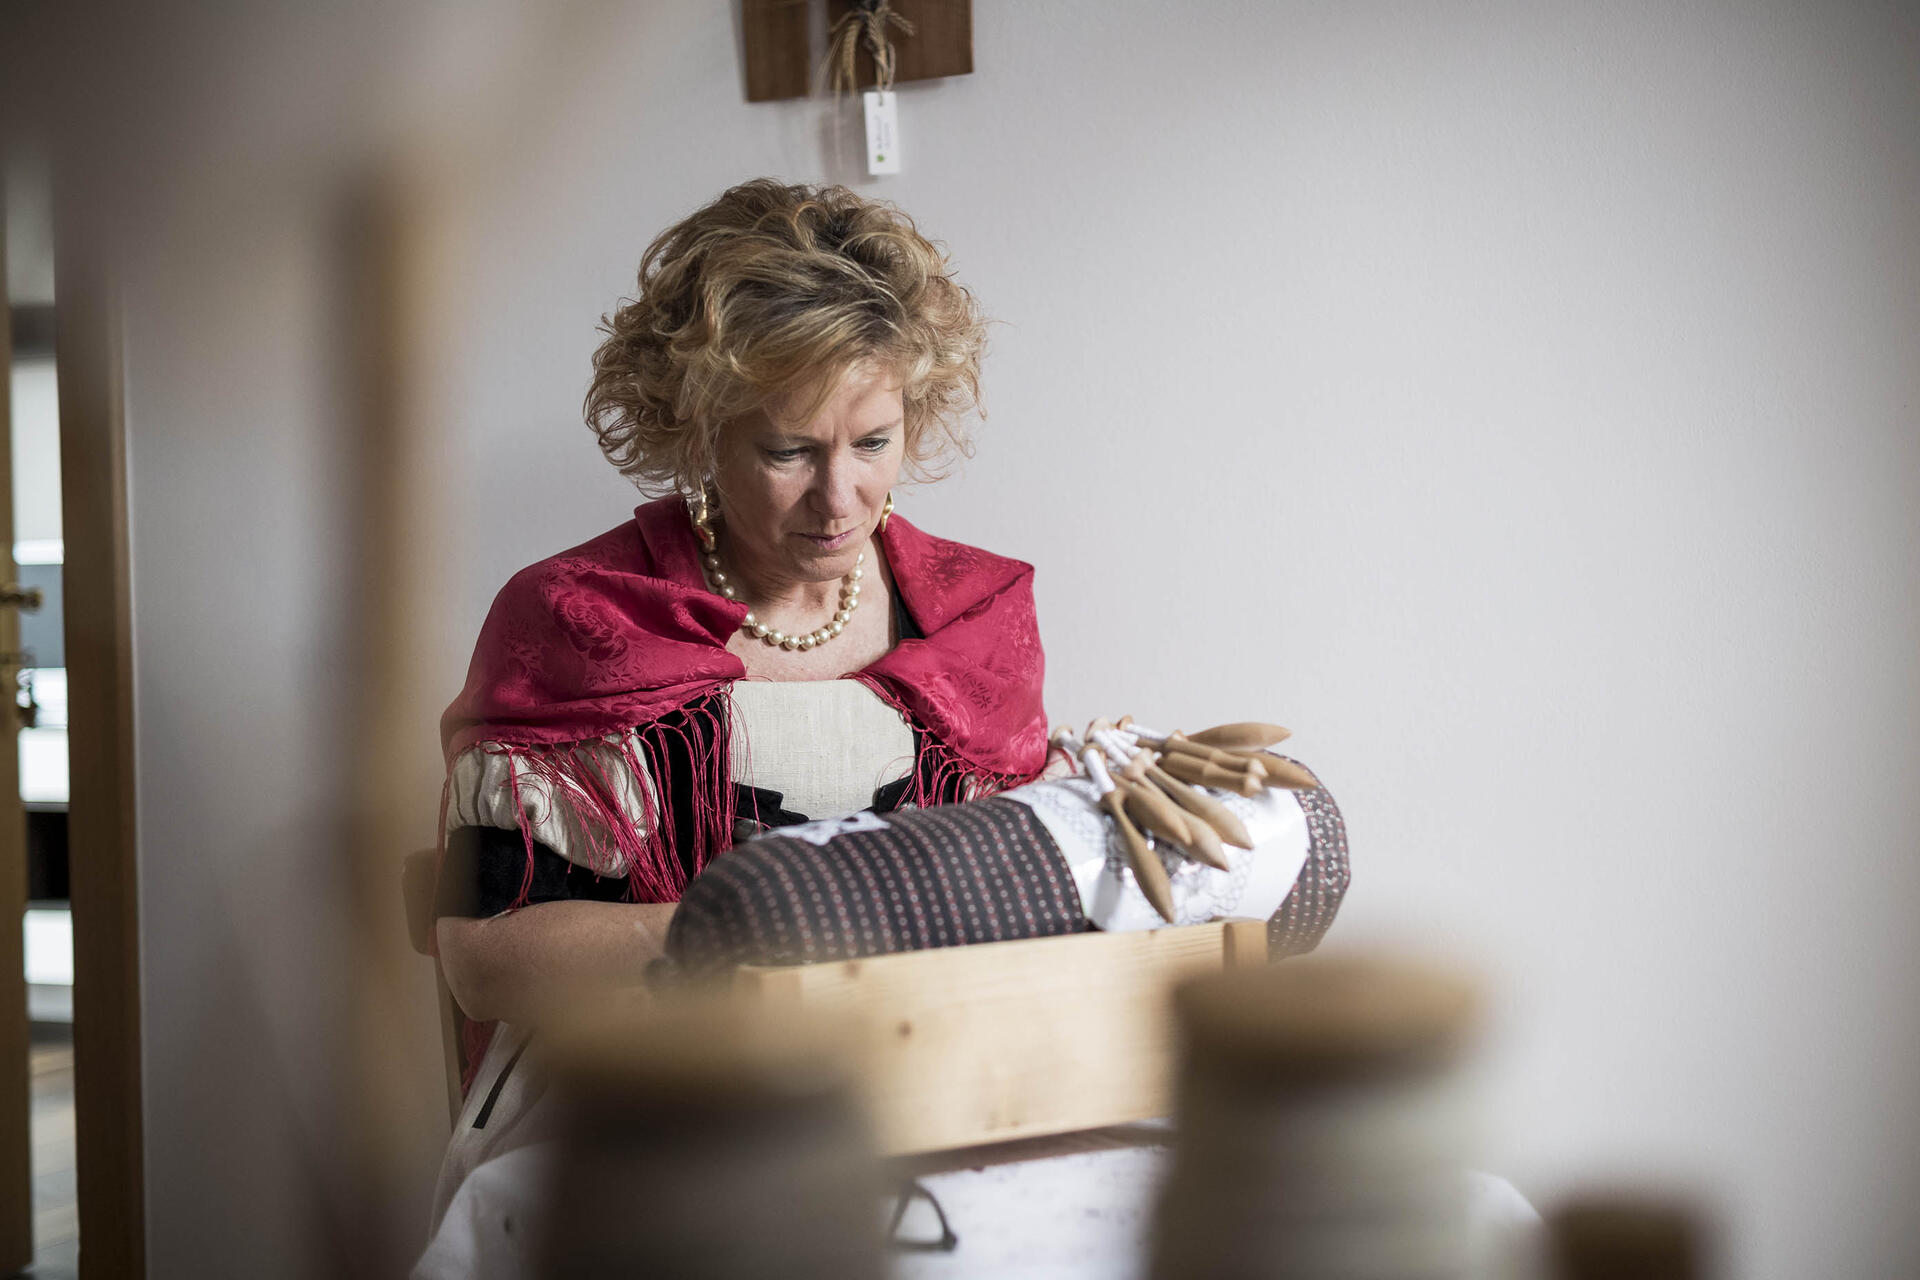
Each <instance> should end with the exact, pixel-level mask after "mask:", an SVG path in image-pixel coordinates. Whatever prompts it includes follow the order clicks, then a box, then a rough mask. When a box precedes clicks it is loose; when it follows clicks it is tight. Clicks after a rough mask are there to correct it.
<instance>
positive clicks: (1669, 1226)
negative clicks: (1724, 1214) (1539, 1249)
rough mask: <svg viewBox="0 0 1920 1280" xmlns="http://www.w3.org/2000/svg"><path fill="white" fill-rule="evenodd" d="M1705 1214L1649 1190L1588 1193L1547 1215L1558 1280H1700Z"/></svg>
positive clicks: (1702, 1270) (1704, 1265)
mask: <svg viewBox="0 0 1920 1280" xmlns="http://www.w3.org/2000/svg"><path fill="white" fill-rule="evenodd" d="M1706 1234H1707V1233H1706V1231H1705V1229H1704V1227H1703V1226H1702V1222H1701V1218H1700V1215H1699V1214H1698V1213H1697V1212H1696V1211H1695V1210H1693V1209H1692V1208H1691V1207H1689V1206H1687V1205H1685V1204H1683V1203H1679V1202H1676V1201H1669V1200H1663V1199H1658V1198H1655V1197H1653V1196H1650V1195H1648V1194H1645V1193H1622V1194H1612V1195H1598V1194H1596V1195H1585V1196H1580V1197H1578V1198H1576V1199H1573V1200H1570V1201H1568V1202H1566V1203H1565V1204H1562V1205H1560V1206H1559V1207H1558V1208H1556V1209H1555V1210H1554V1211H1553V1212H1551V1213H1549V1214H1548V1215H1547V1235H1548V1240H1549V1242H1550V1243H1549V1249H1550V1252H1551V1254H1552V1258H1553V1271H1552V1275H1553V1277H1554V1280H1700V1277H1701V1276H1703V1275H1705V1274H1706V1268H1707V1263H1706V1254H1707V1252H1708V1251H1707V1249H1706V1247H1705V1244H1706V1242H1705V1237H1706Z"/></svg>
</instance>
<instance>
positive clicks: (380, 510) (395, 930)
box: [341, 169, 449, 1275]
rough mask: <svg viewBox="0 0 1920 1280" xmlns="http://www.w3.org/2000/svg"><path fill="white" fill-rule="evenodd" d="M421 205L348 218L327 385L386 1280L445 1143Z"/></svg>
mask: <svg viewBox="0 0 1920 1280" xmlns="http://www.w3.org/2000/svg"><path fill="white" fill-rule="evenodd" d="M430 223H431V217H430V206H429V205H428V203H427V201H426V200H425V199H424V198H423V196H422V195H421V191H420V188H419V187H417V186H415V185H413V184H412V183H411V182H410V180H409V175H408V174H407V173H406V172H405V171H403V170H399V169H395V170H390V171H387V172H386V173H384V174H382V175H380V176H379V177H377V178H376V179H375V180H373V181H372V182H371V183H370V185H369V186H368V187H367V189H365V190H364V191H362V192H359V193H357V199H356V200H355V202H354V203H353V204H352V205H351V206H350V210H349V213H348V217H347V220H346V227H345V231H346V235H345V237H344V240H343V244H342V255H343V258H344V262H343V264H342V265H343V266H344V267H345V272H344V275H345V276H346V278H347V279H348V280H349V281H350V286H349V295H348V298H347V300H346V303H347V305H346V306H345V308H344V309H343V314H342V316H341V321H342V328H341V332H342V335H343V342H344V350H343V353H342V354H343V357H344V358H343V360H342V362H341V363H342V368H341V386H342V388H343V393H344V395H345V396H346V404H347V413H348V417H349V421H348V423H347V424H346V425H347V428H348V429H347V432H346V437H347V439H348V440H349V442H350V450H351V452H350V478H349V483H350V486H351V488H350V497H349V509H348V511H347V512H346V516H347V523H346V524H345V527H344V528H343V529H342V536H343V537H344V538H346V539H348V540H349V542H350V543H351V544H352V546H353V552H354V554H353V555H352V556H351V557H350V558H349V562H350V563H352V564H354V565H355V566H356V568H357V570H358V574H357V576H356V578H355V579H354V581H353V583H352V591H353V594H352V596H351V597H350V598H349V599H346V600H343V601H342V605H343V607H347V608H349V609H350V610H351V612H352V615H353V617H354V620H355V624H356V625H355V628H354V630H353V631H352V632H351V642H350V652H349V661H348V662H347V664H346V671H347V672H348V673H349V675H350V679H349V680H348V681H347V682H346V683H345V686H344V688H343V692H344V693H345V694H346V696H348V697H350V698H351V699H352V716H351V720H350V729H349V737H350V740H351V744H352V750H351V764H350V765H349V767H348V769H347V771H346V772H347V776H346V777H345V778H344V779H343V784H344V786H345V788H346V794H347V795H348V796H350V797H351V799H352V803H351V805H350V810H349V813H348V817H347V820H346V830H345V831H344V832H343V847H342V851H341V856H342V857H344V858H348V859H350V860H351V864H352V877H353V912H354V930H353V935H352V937H353V943H352V946H351V948H350V949H349V952H348V954H349V955H350V956H351V957H352V960H351V963H352V964H353V972H352V974H351V975H350V976H351V984H350V989H351V991H352V993H353V999H352V1014H351V1016H352V1018H353V1020H354V1025H353V1027H352V1028H351V1030H352V1047H353V1051H354V1052H353V1066H354V1072H353V1076H352V1084H353V1093H352V1096H351V1097H350V1098H349V1099H348V1105H349V1107H350V1120H351V1123H352V1128H353V1132H352V1133H351V1135H350V1137H351V1139H352V1146H351V1148H350V1162H349V1173H350V1177H351V1182H350V1186H351V1187H352V1189H353V1193H354V1195H355V1196H356V1199H357V1203H356V1205H355V1208H356V1209H357V1210H358V1212H357V1214H356V1218H357V1221H356V1222H355V1223H354V1230H353V1233H352V1235H351V1237H350V1238H347V1239H344V1240H343V1241H342V1242H341V1243H342V1245H343V1247H344V1248H345V1249H346V1250H348V1256H350V1257H352V1258H353V1259H354V1261H355V1262H356V1263H357V1264H358V1265H357V1270H358V1272H359V1273H360V1274H364V1275H397V1274H400V1273H402V1272H404V1271H405V1270H406V1269H407V1267H408V1266H409V1265H410V1264H411V1263H412V1261H413V1259H414V1257H415V1256H417V1255H418V1253H419V1251H420V1249H421V1248H422V1247H424V1245H425V1243H426V1241H425V1237H424V1234H423V1232H424V1223H423V1222H422V1220H421V1218H420V1217H419V1215H418V1213H417V1212H416V1209H417V1206H418V1204H419V1197H420V1192H421V1188H422V1186H423V1179H430V1178H431V1175H432V1170H431V1167H428V1168H424V1169H423V1168H421V1167H420V1159H419V1156H420V1153H421V1152H422V1151H437V1150H438V1148H439V1146H440V1145H441V1144H442V1143H444V1141H445V1137H446V1126H445V1120H444V1115H445V1113H444V1111H442V1110H441V1108H440V1106H439V1105H438V1102H437V1099H435V1100H434V1101H433V1102H431V1103H429V1104H428V1105H425V1106H422V1105H420V1103H421V1102H422V1101H423V1100H424V1099H427V1098H433V1097H434V1095H435V1094H436V1093H437V1084H438V1081H439V1080H440V1078H441V1072H440V1063H439V1057H440V1055H439V1053H438V1052H437V1051H433V1052H432V1053H431V1056H430V1057H429V1056H425V1055H423V1054H422V1052H421V1048H422V1046H424V1045H431V1043H432V1041H431V1034H432V1027H433V1017H434V1015H433V1007H432V1004H431V1003H430V1002H429V1001H428V1000H426V999H422V998H420V997H421V996H422V995H423V994H424V992H425V991H426V989H427V988H426V983H427V981H428V970H427V968H426V966H424V965H422V964H421V962H420V958H419V956H418V955H417V954H416V953H415V952H414V950H413V947H412V945H411V943H410V940H409V935H408V931H407V919H406V912H405V908H404V902H403V897H402V892H401V882H402V876H401V872H402V866H403V863H404V860H405V857H406V855H407V853H408V852H409V851H411V850H414V849H417V848H419V847H420V846H421V845H423V844H427V843H430V842H431V841H432V839H433V832H434V823H435V818H436V806H437V804H438V802H439V798H440V774H441V770H440V763H439V753H438V751H437V749H436V748H437V743H436V741H435V736H434V726H435V724H436V723H437V720H438V714H439V705H438V704H439V702H440V700H441V696H442V695H443V694H444V693H445V691H446V689H447V681H448V679H449V674H448V672H446V671H444V670H439V669H436V666H435V662H434V657H433V655H432V654H431V652H430V651H429V646H428V644H427V639H426V637H427V636H428V634H429V631H430V628H428V627H427V625H426V623H425V619H426V617H427V616H428V611H429V610H430V609H431V608H432V607H433V606H432V605H431V604H430V603H429V601H430V600H431V599H432V598H433V591H432V587H431V583H432V582H433V580H434V578H435V576H436V574H437V573H438V574H441V575H444V571H445V568H446V562H445V560H444V559H443V558H442V556H441V554H440V538H439V521H438V520H437V519H435V518H434V515H433V511H434V501H433V499H434V486H433V483H432V479H431V477H432V472H433V466H432V463H433V459H432V458H431V457H429V456H428V451H429V448H430V446H429V444H428V442H427V435H428V432H427V430H426V428H425V426H424V425H423V423H424V419H425V412H424V406H423V405H422V404H421V403H420V402H419V400H418V399H417V395H418V390H417V389H418V387H419V385H420V381H421V371H422V369H423V368H424V367H425V366H426V365H427V363H428V353H429V350H430V344H429V342H428V341H427V339H426V337H425V333H426V327H425V323H424V316H423V313H424V301H423V299H424V297H425V296H426V295H427V293H428V290H427V289H426V288H425V286H424V283H423V281H424V279H425V277H426V275H427V273H429V272H430V270H431V257H430V254H429V252H428V244H429V241H430V236H429V226H430Z"/></svg>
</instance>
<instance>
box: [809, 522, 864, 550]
mask: <svg viewBox="0 0 1920 1280" xmlns="http://www.w3.org/2000/svg"><path fill="white" fill-rule="evenodd" d="M858 532H860V530H859V529H858V528H857V527H856V528H853V529H849V530H847V531H846V532H845V533H836V534H834V535H833V536H831V537H828V536H827V535H826V534H823V533H803V534H801V535H800V536H801V537H803V538H805V539H806V540H807V541H808V542H811V543H812V544H813V545H814V546H816V547H818V548H820V549H821V550H822V551H838V550H839V549H840V548H842V547H844V546H846V545H847V544H848V543H849V542H852V541H853V535H854V534H856V533H858Z"/></svg>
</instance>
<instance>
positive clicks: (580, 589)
mask: <svg viewBox="0 0 1920 1280" xmlns="http://www.w3.org/2000/svg"><path fill="white" fill-rule="evenodd" d="M880 545H881V547H882V548H883V549H884V551H885V553H886V557H887V563H888V565H889V566H890V567H891V569H892V571H893V580H894V589H895V590H896V591H897V592H899V593H900V596H901V598H902V600H903V602H904V603H905V605H906V607H907V611H908V613H910V614H911V615H912V616H913V619H914V621H915V622H916V623H918V624H919V627H920V629H921V631H922V632H924V633H925V638H924V639H917V640H903V641H901V642H900V643H899V644H898V645H897V646H895V647H894V648H893V649H892V650H891V651H889V652H888V653H886V654H885V655H883V656H882V657H881V658H880V659H879V660H878V661H877V662H875V663H873V664H872V665H871V666H868V667H866V668H864V669H862V670H860V671H857V672H852V673H850V675H849V676H848V678H850V679H854V680H858V681H860V682H861V683H862V684H864V685H866V686H867V687H868V688H870V689H872V690H873V691H874V692H875V693H877V694H878V695H879V696H880V697H881V698H883V699H885V700H886V701H887V702H888V703H889V704H891V705H892V706H893V707H895V708H896V709H898V710H900V711H902V712H904V713H905V714H906V715H907V717H908V718H909V720H910V721H911V723H912V724H913V725H914V727H915V728H916V730H917V732H916V733H915V738H916V739H917V741H918V743H919V759H918V760H917V761H916V767H915V769H914V774H913V776H914V779H915V782H914V785H913V788H912V790H911V791H910V793H909V796H908V800H909V802H911V803H917V804H927V803H933V802H936V801H938V800H939V799H940V798H942V797H948V796H953V795H967V796H973V795H982V794H986V793H988V792H991V791H996V790H1000V789H1003V788H1005V787H1008V786H1013V785H1017V784H1018V783H1020V782H1024V781H1027V780H1029V779H1030V778H1032V777H1033V776H1035V775H1037V774H1038V773H1039V771H1040V769H1041V767H1042V765H1043V764H1044V762H1045V758H1046V750H1047V726H1046V716H1045V713H1044V711H1043V710H1042V708H1041V702H1040V686H1041V676H1042V673H1043V668H1044V662H1043V659H1042V655H1041V651H1040V635H1039V628H1038V625H1037V623H1036V620H1035V617H1034V609H1033V567H1032V566H1031V565H1027V564H1023V563H1021V562H1020V561H1017V560H1009V559H1006V558H1004V557H1001V556H996V555H992V554H990V553H988V552H985V551H981V550H978V549H977V548H974V547H969V546H964V545H962V544H960V543H957V542H949V541H947V540H945V539H943V538H935V537H932V536H930V535H928V534H925V533H922V532H921V531H920V530H918V529H916V528H914V527H913V526H912V525H911V524H909V523H908V522H907V521H906V520H904V519H902V518H901V517H900V516H898V515H895V516H894V517H893V518H892V519H891V521H890V522H889V523H888V526H887V528H886V530H885V532H883V533H882V534H881V535H880ZM698 554H699V553H698V547H697V545H696V543H695V541H694V537H693V530H692V527H691V526H690V524H689V522H688V520H687V513H686V508H685V505H684V504H683V503H681V502H680V501H679V500H678V499H676V498H662V499H660V500H658V501H655V502H649V503H647V504H646V505H645V506H642V507H640V508H638V509H636V510H635V511H634V513H633V519H632V520H630V521H628V522H626V523H624V524H622V525H620V526H619V527H618V528H616V529H612V530H610V531H608V532H607V533H604V534H601V535H600V536H599V537H597V538H595V539H593V540H592V541H591V542H587V543H583V544H582V545H580V546H578V547H575V548H573V549H572V550H571V551H565V552H562V553H561V554H559V555H557V556H554V557H552V558H551V559H548V560H543V561H541V562H540V563H539V564H536V565H533V566H531V567H529V568H526V569H523V570H521V571H520V572H519V573H517V574H515V575H514V576H513V578H512V580H511V581H509V582H508V583H507V585H506V586H505V587H504V588H502V589H501V592H500V594H499V596H498V597H497V598H496V599H495V600H494V602H493V609H492V611H491V612H489V613H488V615H487V621H486V624H485V625H484V626H483V627H482V628H481V631H480V639H479V642H478V644H477V645H476V646H475V647H474V654H473V663H472V665H471V667H470V668H469V669H468V672H467V684H466V688H465V689H464V690H462V691H461V694H460V696H459V697H458V698H457V699H455V700H454V703H453V705H452V706H450V707H448V708H447V712H446V715H445V716H444V717H443V718H442V719H441V722H440V733H441V742H442V745H443V747H444V748H445V751H446V757H447V764H448V768H449V771H451V768H452V765H453V762H454V760H455V759H457V758H458V757H459V755H460V754H461V753H462V752H464V751H466V750H467V749H468V748H470V747H474V746H480V747H482V748H483V749H484V750H488V751H497V752H501V753H504V754H506V755H508V756H510V757H511V762H512V769H511V774H512V776H513V778H514V779H515V788H516V792H517V791H518V785H519V780H520V779H521V778H527V777H531V778H539V779H541V780H543V781H544V782H545V783H546V784H547V785H546V787H545V788H543V789H544V790H545V791H546V792H547V794H548V795H549V796H550V797H551V798H552V802H553V803H555V804H562V805H567V806H570V807H571V808H572V810H573V813H574V816H576V817H578V818H579V819H580V820H581V822H580V826H581V828H582V829H583V830H584V831H585V832H586V833H587V837H588V840H589V841H590V842H592V847H591V848H590V850H589V852H590V856H591V857H592V859H593V861H594V862H596V863H598V864H599V865H598V866H597V867H596V869H597V870H609V871H610V870H612V869H613V868H614V867H616V866H619V867H622V868H624V870H625V873H626V875H627V876H628V878H629V880H630V881H631V883H632V886H633V896H634V900H635V901H639V902H675V901H678V900H679V897H680V894H681V891H682V890H683V889H684V888H685V887H686V879H687V874H688V873H687V865H686V864H685V863H683V861H682V858H681V856H678V855H679V854H681V853H685V852H687V851H688V850H689V849H690V851H691V857H690V858H688V859H687V860H686V863H690V864H691V866H692V868H693V869H694V870H695V871H697V870H698V869H699V868H701V867H704V866H705V865H706V864H707V863H708V862H709V861H711V860H712V859H713V858H714V857H715V856H717V855H718V854H720V853H722V852H723V851H725V850H726V849H727V848H728V847H729V846H730V845H731V844H732V840H733V816H734V815H733V795H734V792H733V784H732V777H731V769H730V764H729V760H728V742H727V738H728V729H729V726H730V721H729V717H728V715H727V714H726V712H725V703H724V695H725V690H726V687H727V686H728V685H729V684H730V683H731V682H732V681H734V680H738V679H740V678H741V677H742V676H744V675H745V674H746V670H745V667H744V665H743V664H742V663H741V661H740V659H739V658H737V657H735V656H734V655H733V654H731V653H728V652H727V649H726V642H727V639H728V638H729V637H730V636H732V635H733V634H734V632H736V631H737V630H739V628H740V622H741V619H742V618H743V617H744V616H745V615H746V612H747V610H746V606H745V605H742V604H737V603H735V602H732V601H729V600H724V599H722V598H721V597H719V596H717V595H715V594H713V593H712V592H711V591H709V590H708V589H707V587H706V583H705V580H704V578H703V577H702V576H701V572H700V563H699V559H698ZM716 707H718V708H719V710H717V711H716V710H715V708H716ZM683 711H684V712H685V713H686V714H679V715H676V714H675V713H678V712H683ZM670 748H672V749H674V750H676V751H677V753H679V754H680V755H681V756H682V757H683V758H684V757H685V756H687V755H689V754H690V755H691V758H692V760H693V764H694V792H695V794H694V806H693V814H694V819H693V824H692V825H693V829H692V830H690V831H676V830H675V829H674V824H673V820H672V812H671V806H670V805H669V804H667V803H665V797H664V796H662V795H661V794H660V789H661V788H662V787H663V785H664V781H665V779H666V777H667V772H666V769H665V763H666V756H667V752H668V751H669V749H670ZM616 765H624V766H625V767H626V768H627V769H631V770H632V774H633V776H637V777H639V778H640V779H642V780H643V785H642V786H641V787H640V788H639V792H640V795H641V797H642V806H643V808H644V810H645V811H644V812H641V813H633V812H630V811H629V809H628V807H627V806H625V805H623V804H622V803H621V802H620V800H619V798H618V797H619V796H620V795H621V789H620V788H619V786H618V781H619V780H618V779H617V778H616V777H614V776H612V775H613V774H614V773H616V772H618V770H617V769H616V768H615V766H616ZM515 808H516V810H518V812H519V814H520V827H521V833H522V835H523V836H524V837H525V839H526V841H527V849H528V864H529V875H531V869H532V854H533V831H532V822H531V819H530V818H529V816H528V814H527V811H526V809H525V807H524V806H521V805H519V804H516V805H515Z"/></svg>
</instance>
